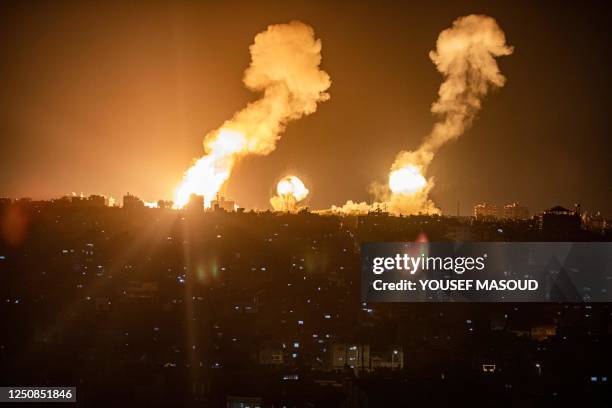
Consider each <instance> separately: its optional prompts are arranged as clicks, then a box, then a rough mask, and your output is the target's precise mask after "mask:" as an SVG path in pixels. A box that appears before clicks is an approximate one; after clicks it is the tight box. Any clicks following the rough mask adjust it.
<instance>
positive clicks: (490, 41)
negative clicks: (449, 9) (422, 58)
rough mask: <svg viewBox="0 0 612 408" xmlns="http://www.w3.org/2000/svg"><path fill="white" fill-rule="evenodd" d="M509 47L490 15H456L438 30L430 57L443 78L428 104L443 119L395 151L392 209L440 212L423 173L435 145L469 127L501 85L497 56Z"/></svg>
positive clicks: (501, 78) (441, 143) (390, 182)
mask: <svg viewBox="0 0 612 408" xmlns="http://www.w3.org/2000/svg"><path fill="white" fill-rule="evenodd" d="M512 52H513V48H512V47H510V46H508V45H506V38H505V35H504V32H503V31H502V30H501V29H500V28H499V26H498V25H497V22H496V21H495V20H494V19H493V18H491V17H488V16H481V15H470V16H466V17H460V18H458V19H457V20H455V21H454V22H453V26H452V27H451V28H449V29H446V30H444V31H442V32H441V33H440V35H439V36H438V41H437V43H436V50H435V51H431V52H430V53H429V57H430V58H431V60H432V61H433V63H434V64H436V68H437V69H438V71H440V73H442V75H443V76H444V77H445V80H444V82H443V83H442V85H441V86H440V89H439V91H438V100H437V101H436V102H435V103H434V104H433V105H432V107H431V112H432V113H433V114H435V115H439V116H440V117H441V118H440V120H439V121H438V122H436V123H435V125H434V127H433V129H432V131H431V133H430V134H429V135H428V136H427V137H425V140H424V141H423V142H422V144H421V145H420V146H419V148H418V149H416V150H415V151H411V152H406V151H403V152H400V153H399V154H398V155H397V158H396V159H395V163H393V166H392V167H391V173H390V175H389V189H390V190H391V196H390V198H389V206H390V210H391V211H392V212H396V213H414V212H428V213H431V212H434V213H438V212H439V210H438V209H437V208H436V207H435V205H434V203H433V202H432V201H431V200H430V199H429V194H428V193H429V191H430V190H431V188H432V187H433V185H434V184H433V183H434V182H433V179H429V180H426V179H425V177H424V176H423V174H424V173H425V172H426V171H427V168H428V166H429V164H430V163H431V161H432V160H433V158H434V156H435V154H436V152H437V151H438V149H439V148H440V147H441V146H443V145H444V144H445V143H447V142H449V141H451V140H454V139H456V138H458V137H459V136H461V135H462V134H463V133H464V132H465V130H466V129H467V128H469V127H470V125H471V124H472V122H473V121H474V118H475V117H476V114H477V113H478V111H479V110H480V109H481V106H482V100H483V98H484V97H485V96H486V94H487V93H488V92H489V90H490V89H494V88H500V87H502V86H504V84H505V82H506V78H505V77H504V76H503V75H502V74H501V72H500V71H499V67H498V66H497V62H496V60H495V57H500V56H504V55H510V54H512Z"/></svg>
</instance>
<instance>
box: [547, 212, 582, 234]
mask: <svg viewBox="0 0 612 408" xmlns="http://www.w3.org/2000/svg"><path fill="white" fill-rule="evenodd" d="M540 229H541V230H542V231H543V232H545V233H548V234H555V235H558V236H563V235H567V234H571V233H575V232H576V231H578V230H580V215H579V214H578V213H577V212H576V211H572V210H568V209H567V208H563V207H561V206H559V205H558V206H556V207H552V208H549V209H548V210H546V211H544V212H543V213H542V214H541V215H540Z"/></svg>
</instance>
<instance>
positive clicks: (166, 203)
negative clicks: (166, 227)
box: [157, 200, 174, 208]
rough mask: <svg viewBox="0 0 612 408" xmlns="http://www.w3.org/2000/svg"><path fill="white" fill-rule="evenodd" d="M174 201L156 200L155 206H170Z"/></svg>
mask: <svg viewBox="0 0 612 408" xmlns="http://www.w3.org/2000/svg"><path fill="white" fill-rule="evenodd" d="M173 204H174V203H173V202H172V201H170V200H159V201H158V202H157V208H172V205H173Z"/></svg>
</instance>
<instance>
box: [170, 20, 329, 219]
mask: <svg viewBox="0 0 612 408" xmlns="http://www.w3.org/2000/svg"><path fill="white" fill-rule="evenodd" d="M250 53H251V64H250V66H249V67H248V68H247V69H246V71H245V72H244V78H243V81H244V84H245V85H246V87H247V88H248V89H250V90H252V91H254V92H261V93H262V94H263V95H262V97H261V98H260V99H258V100H256V101H254V102H252V103H249V104H248V105H247V106H246V107H245V108H244V109H242V110H240V111H238V112H236V113H235V114H234V116H233V117H232V118H231V119H230V120H228V121H226V122H225V123H224V124H223V125H222V126H221V127H220V128H218V129H216V130H214V131H212V132H210V133H209V134H208V135H206V137H205V139H204V149H205V153H206V154H205V155H204V156H203V157H202V158H200V159H198V160H197V161H196V162H195V163H194V164H193V166H192V167H191V168H189V169H188V170H187V171H186V172H185V175H184V177H183V181H182V182H181V184H180V185H179V186H178V188H177V190H176V192H175V206H176V207H179V208H180V207H182V206H184V205H185V204H186V203H187V202H188V200H189V197H190V195H191V194H198V195H203V196H204V198H205V204H206V206H210V202H211V200H212V199H213V198H214V197H215V195H216V194H217V193H218V192H219V190H220V188H221V187H222V186H223V184H224V183H225V182H226V181H227V180H228V178H229V177H230V175H231V172H232V169H233V166H234V165H235V163H236V161H237V160H238V159H240V158H241V157H243V156H245V155H249V154H257V155H267V154H269V153H270V152H272V151H273V150H274V149H275V148H276V142H277V141H278V140H279V139H280V137H281V134H282V132H283V131H284V130H285V127H286V125H287V123H288V122H290V121H292V120H296V119H299V118H301V117H302V116H304V115H310V114H311V113H314V112H315V111H316V110H317V104H318V103H319V102H323V101H326V100H328V99H329V94H328V93H327V92H325V91H326V90H327V89H328V88H329V87H330V85H331V80H330V77H329V75H328V74H327V73H326V72H325V71H323V70H321V69H320V68H319V65H320V64H321V40H319V39H316V38H315V35H314V30H313V29H312V27H310V26H308V25H306V24H304V23H302V22H299V21H292V22H291V23H289V24H277V25H271V26H269V27H268V28H267V29H266V31H263V32H261V33H259V34H257V36H255V40H254V43H253V44H252V45H251V46H250Z"/></svg>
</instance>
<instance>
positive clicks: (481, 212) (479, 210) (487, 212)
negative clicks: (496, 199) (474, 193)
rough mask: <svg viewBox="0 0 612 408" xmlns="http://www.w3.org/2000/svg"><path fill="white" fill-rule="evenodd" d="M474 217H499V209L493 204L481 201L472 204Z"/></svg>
mask: <svg viewBox="0 0 612 408" xmlns="http://www.w3.org/2000/svg"><path fill="white" fill-rule="evenodd" d="M474 217H476V219H477V220H487V219H496V218H499V209H498V208H497V206H496V205H495V204H489V203H482V204H476V205H475V206H474Z"/></svg>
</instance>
